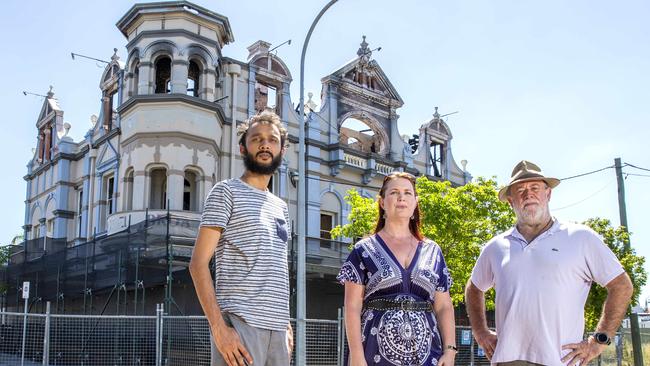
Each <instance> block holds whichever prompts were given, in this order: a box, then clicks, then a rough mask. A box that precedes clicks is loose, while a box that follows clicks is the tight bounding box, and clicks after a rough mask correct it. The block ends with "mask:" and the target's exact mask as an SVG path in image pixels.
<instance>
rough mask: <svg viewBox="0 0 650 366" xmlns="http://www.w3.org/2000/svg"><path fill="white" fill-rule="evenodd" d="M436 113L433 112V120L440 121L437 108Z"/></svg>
mask: <svg viewBox="0 0 650 366" xmlns="http://www.w3.org/2000/svg"><path fill="white" fill-rule="evenodd" d="M435 109H436V111H435V112H433V118H435V119H440V113H438V107H435Z"/></svg>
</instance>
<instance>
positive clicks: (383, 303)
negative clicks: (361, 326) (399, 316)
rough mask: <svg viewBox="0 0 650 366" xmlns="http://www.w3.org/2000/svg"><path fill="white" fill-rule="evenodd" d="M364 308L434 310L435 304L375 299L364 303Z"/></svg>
mask: <svg viewBox="0 0 650 366" xmlns="http://www.w3.org/2000/svg"><path fill="white" fill-rule="evenodd" d="M363 309H364V310H366V309H371V310H402V311H433V304H432V303H431V302H429V301H414V300H386V299H374V300H370V301H368V302H366V303H364V304H363Z"/></svg>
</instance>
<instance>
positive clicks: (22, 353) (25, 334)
mask: <svg viewBox="0 0 650 366" xmlns="http://www.w3.org/2000/svg"><path fill="white" fill-rule="evenodd" d="M24 286H25V285H24V284H23V287H24ZM28 295H29V293H28ZM23 297H24V299H25V315H23V344H22V347H21V351H20V366H23V365H25V340H26V338H27V301H28V297H29V296H27V297H25V296H24V295H23Z"/></svg>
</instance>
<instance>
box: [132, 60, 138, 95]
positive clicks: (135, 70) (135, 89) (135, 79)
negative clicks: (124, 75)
mask: <svg viewBox="0 0 650 366" xmlns="http://www.w3.org/2000/svg"><path fill="white" fill-rule="evenodd" d="M139 83H140V62H139V61H136V63H135V67H134V68H133V89H132V91H133V93H132V94H131V95H138V84H139Z"/></svg>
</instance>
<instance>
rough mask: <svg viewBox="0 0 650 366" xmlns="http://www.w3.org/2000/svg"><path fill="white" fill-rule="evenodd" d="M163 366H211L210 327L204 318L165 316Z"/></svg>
mask: <svg viewBox="0 0 650 366" xmlns="http://www.w3.org/2000/svg"><path fill="white" fill-rule="evenodd" d="M162 337H163V339H162V348H163V349H162V351H163V357H162V364H163V365H209V364H210V326H209V325H208V321H207V319H206V318H205V317H204V316H163V335H162Z"/></svg>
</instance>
